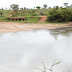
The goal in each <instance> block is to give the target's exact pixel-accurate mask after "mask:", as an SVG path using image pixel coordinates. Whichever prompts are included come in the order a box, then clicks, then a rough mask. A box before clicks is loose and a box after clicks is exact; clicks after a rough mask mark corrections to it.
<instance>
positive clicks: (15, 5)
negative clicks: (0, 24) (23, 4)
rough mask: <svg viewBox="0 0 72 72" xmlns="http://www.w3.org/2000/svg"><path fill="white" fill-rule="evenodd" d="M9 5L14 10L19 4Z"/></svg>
mask: <svg viewBox="0 0 72 72" xmlns="http://www.w3.org/2000/svg"><path fill="white" fill-rule="evenodd" d="M10 7H11V8H12V9H13V10H14V11H17V10H18V9H19V5H17V4H12V5H10Z"/></svg>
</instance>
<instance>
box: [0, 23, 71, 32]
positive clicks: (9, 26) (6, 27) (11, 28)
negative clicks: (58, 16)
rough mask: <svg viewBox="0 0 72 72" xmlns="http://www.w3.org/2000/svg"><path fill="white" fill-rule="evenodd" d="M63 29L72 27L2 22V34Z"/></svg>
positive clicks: (0, 27) (0, 24) (0, 26)
mask: <svg viewBox="0 0 72 72" xmlns="http://www.w3.org/2000/svg"><path fill="white" fill-rule="evenodd" d="M62 27H71V26H68V24H63V25H62V24H60V25H59V24H54V25H53V24H38V23H37V24H32V23H31V24H29V23H16V22H0V33H8V32H17V31H29V30H36V29H56V28H62Z"/></svg>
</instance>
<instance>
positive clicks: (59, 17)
mask: <svg viewBox="0 0 72 72" xmlns="http://www.w3.org/2000/svg"><path fill="white" fill-rule="evenodd" d="M47 21H50V22H68V21H72V9H71V8H63V9H59V10H57V9H52V10H50V11H49V15H48V18H47Z"/></svg>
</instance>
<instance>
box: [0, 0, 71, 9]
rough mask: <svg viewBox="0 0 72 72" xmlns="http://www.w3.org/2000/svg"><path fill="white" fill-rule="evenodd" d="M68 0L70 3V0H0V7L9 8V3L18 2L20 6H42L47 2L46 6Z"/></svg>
mask: <svg viewBox="0 0 72 72" xmlns="http://www.w3.org/2000/svg"><path fill="white" fill-rule="evenodd" d="M65 2H68V3H69V5H71V4H72V0H0V8H2V7H4V8H5V7H7V8H9V7H10V5H11V4H18V5H19V6H20V7H28V8H34V7H36V6H41V7H42V6H43V5H44V4H47V5H48V7H50V6H51V7H53V6H55V5H58V6H63V3H65Z"/></svg>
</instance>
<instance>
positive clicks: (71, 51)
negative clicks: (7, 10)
mask: <svg viewBox="0 0 72 72" xmlns="http://www.w3.org/2000/svg"><path fill="white" fill-rule="evenodd" d="M56 59H60V60H62V62H61V64H59V65H56V66H55V67H54V68H53V71H54V72H66V71H67V72H68V70H69V69H70V72H71V71H72V70H71V66H72V28H62V29H55V30H53V29H52V30H34V31H22V32H14V33H3V34H0V72H30V70H31V68H33V67H42V61H43V62H44V63H45V64H46V67H47V68H50V67H51V65H52V64H53V61H54V60H56ZM37 72H40V71H39V70H38V71H37Z"/></svg>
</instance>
